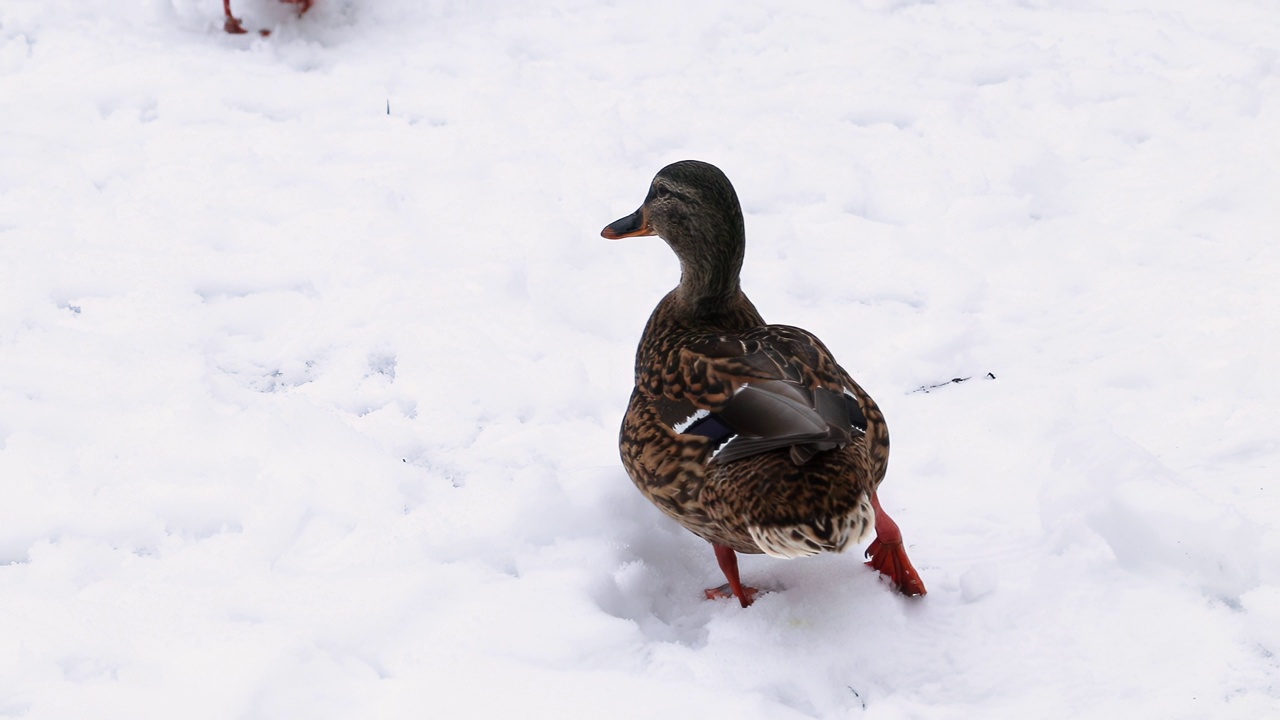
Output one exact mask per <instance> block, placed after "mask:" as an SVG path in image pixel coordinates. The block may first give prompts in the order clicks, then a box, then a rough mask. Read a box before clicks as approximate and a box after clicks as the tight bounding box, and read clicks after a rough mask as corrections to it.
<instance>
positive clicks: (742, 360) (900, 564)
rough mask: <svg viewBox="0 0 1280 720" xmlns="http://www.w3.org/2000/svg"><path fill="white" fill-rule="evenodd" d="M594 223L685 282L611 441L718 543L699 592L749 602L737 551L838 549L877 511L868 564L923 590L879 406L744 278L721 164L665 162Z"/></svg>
mask: <svg viewBox="0 0 1280 720" xmlns="http://www.w3.org/2000/svg"><path fill="white" fill-rule="evenodd" d="M600 234H601V235H603V236H604V237H605V238H608V239H610V240H616V239H620V238H629V237H637V236H641V235H657V236H658V237H660V238H662V239H663V240H665V241H666V243H667V244H668V245H670V246H671V249H672V250H674V251H675V254H676V257H678V258H679V259H680V284H679V285H677V286H676V288H675V289H674V290H672V291H671V292H669V293H667V295H666V297H664V298H663V299H662V301H661V302H659V303H658V306H657V307H656V308H654V311H653V314H652V315H651V316H650V317H649V322H648V324H647V325H646V326H645V329H644V334H643V335H642V336H641V338H640V346H639V348H638V349H637V351H636V363H635V383H636V384H635V389H634V390H633V391H632V393H631V401H630V403H629V404H628V405H627V412H626V415H625V416H624V418H623V421H622V432H621V437H620V442H619V445H620V449H621V453H622V463H623V466H624V467H626V470H627V473H628V474H629V475H630V476H631V479H632V481H634V482H635V484H636V487H638V488H639V489H640V492H642V493H644V495H645V497H647V498H649V500H650V501H652V502H653V504H655V505H657V506H658V508H659V509H661V510H662V511H663V512H664V513H666V514H667V515H669V516H670V517H672V518H674V519H675V520H676V521H677V522H679V523H680V524H681V525H683V526H684V527H685V528H687V529H689V530H690V531H692V532H693V533H694V534H695V535H697V536H699V537H701V538H703V539H705V540H707V541H708V542H710V543H711V545H712V547H713V548H714V549H715V554H716V559H717V561H718V562H719V565H720V569H721V570H722V571H723V572H724V575H725V578H726V579H727V580H728V581H729V582H728V583H727V584H726V585H724V586H721V587H719V588H713V589H711V590H707V592H706V594H707V597H708V598H727V597H736V598H737V599H738V601H739V602H740V603H741V605H742V606H743V607H747V606H748V605H750V604H751V602H752V600H753V599H754V597H755V595H756V593H757V591H756V590H755V589H754V588H751V587H748V586H745V585H743V584H742V580H741V578H740V577H739V574H738V559H737V555H736V554H735V553H765V554H768V555H771V556H773V557H778V558H797V557H803V556H807V555H816V554H818V553H821V552H841V551H843V550H846V549H847V548H849V547H852V546H855V545H857V544H858V543H861V542H862V541H863V540H864V539H865V538H866V536H867V535H868V534H869V533H870V531H871V529H872V527H873V526H874V528H875V533H876V538H875V540H874V541H873V542H872V543H871V545H870V546H869V547H868V549H867V556H868V557H870V561H869V562H868V563H867V564H868V565H870V566H871V567H873V568H875V569H876V570H878V571H880V572H881V573H883V574H884V575H886V576H887V577H888V578H889V580H890V581H891V582H892V583H893V584H894V585H895V586H896V587H897V588H898V589H899V590H901V591H902V592H903V593H904V594H906V595H924V594H925V587H924V583H923V582H922V581H921V580H920V576H919V574H917V573H916V570H915V568H914V567H912V565H911V561H910V560H909V559H908V558H907V553H906V550H905V549H904V547H903V543H902V533H901V532H900V530H899V529H898V526H897V524H896V523H894V521H893V519H892V518H890V517H889V515H888V514H887V513H886V512H885V511H884V508H883V507H882V506H881V505H880V500H879V498H878V497H877V494H876V491H877V488H878V487H879V486H880V482H881V480H883V479H884V474H885V468H886V467H887V465H888V460H889V431H888V429H887V428H886V426H885V421H884V415H882V414H881V412H880V409H879V408H878V407H877V406H876V403H875V401H874V400H872V399H871V396H870V395H868V394H867V393H866V391H865V390H863V389H862V387H861V386H859V385H858V383H856V382H854V381H853V378H851V377H850V376H849V373H847V372H845V370H844V368H842V367H840V365H839V364H838V363H836V361H835V358H833V357H832V356H831V352H830V351H829V350H827V347H826V346H825V345H823V344H822V341H821V340H819V339H818V338H817V337H815V336H814V335H813V334H812V333H809V332H807V331H805V330H801V329H800V328H796V327H789V326H786V325H768V324H765V321H764V319H763V318H761V317H760V313H759V312H757V311H756V308H755V306H754V305H752V304H751V301H750V300H748V299H747V296H746V295H745V294H744V293H743V292H742V288H741V287H740V285H739V272H740V271H741V269H742V260H743V255H744V251H745V247H746V231H745V226H744V223H743V218H742V207H741V205H740V204H739V203H738V195H737V193H735V192H734V189H733V185H732V184H731V183H730V182H729V178H727V177H725V174H724V173H723V172H721V171H720V169H719V168H717V167H715V166H714V165H710V164H708V163H705V162H699V161H695V160H686V161H683V162H678V163H674V164H671V165H668V166H667V167H665V168H663V169H662V170H661V171H660V172H658V174H657V176H656V177H654V179H653V182H652V184H650V186H649V194H648V195H647V196H646V197H645V199H644V204H642V205H641V206H640V209H639V210H636V211H635V212H634V213H632V214H630V215H628V216H626V217H624V218H622V219H620V220H617V221H616V222H613V223H611V224H609V225H608V226H607V227H605V229H604V230H603V231H601V233H600Z"/></svg>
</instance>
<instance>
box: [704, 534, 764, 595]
mask: <svg viewBox="0 0 1280 720" xmlns="http://www.w3.org/2000/svg"><path fill="white" fill-rule="evenodd" d="M711 547H714V548H715V549H716V561H717V562H719V563H720V570H721V571H722V572H724V576H725V578H726V579H728V581H729V582H728V583H727V584H726V585H724V586H722V587H718V588H715V589H714V590H708V591H707V599H708V600H715V599H716V598H718V597H730V595H728V594H725V595H720V594H719V593H722V592H724V588H725V587H728V588H729V589H730V590H732V591H733V594H732V597H736V598H738V602H740V603H742V607H747V606H748V605H750V604H751V603H752V602H754V601H755V599H756V593H758V592H759V590H756V589H755V588H753V587H746V586H744V585H743V584H742V579H741V578H739V577H738V556H737V555H735V554H734V553H733V548H731V547H728V546H725V545H717V544H715V543H712V545H711ZM712 593H716V594H714V595H713V594H712Z"/></svg>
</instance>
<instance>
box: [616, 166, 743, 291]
mask: <svg viewBox="0 0 1280 720" xmlns="http://www.w3.org/2000/svg"><path fill="white" fill-rule="evenodd" d="M600 234H601V235H602V236H603V237H605V238H608V239H610V240H618V239H621V238H628V237H638V236H641V235H657V236H658V237H660V238H662V239H663V240H665V241H666V243H667V244H668V245H670V246H671V249H672V250H674V251H675V254H676V257H678V258H679V259H680V287H679V288H678V290H679V291H680V292H681V293H682V294H683V295H684V296H685V298H686V299H689V300H698V301H702V300H706V299H714V298H717V297H723V296H726V295H730V294H734V293H736V292H737V290H738V274H739V272H740V271H741V270H742V257H743V253H744V252H745V248H746V230H745V228H744V226H743V221H742V206H741V205H740V204H739V203H738V194H737V193H736V192H734V190H733V184H732V183H730V182H729V178H727V177H725V174H724V173H723V172H721V171H720V168H717V167H716V166H714V165H711V164H710V163H704V162H700V161H698V160H682V161H680V162H677V163H672V164H670V165H668V166H666V167H664V168H662V169H661V170H659V171H658V174H657V175H656V176H655V177H654V178H653V182H652V183H651V184H650V185H649V194H648V195H647V196H645V199H644V203H643V204H642V205H641V206H640V209H639V210H636V211H635V212H634V213H632V214H630V215H628V216H626V217H624V218H621V219H619V220H616V221H614V222H612V223H610V224H609V225H608V226H606V227H605V229H604V230H602V231H601V232H600Z"/></svg>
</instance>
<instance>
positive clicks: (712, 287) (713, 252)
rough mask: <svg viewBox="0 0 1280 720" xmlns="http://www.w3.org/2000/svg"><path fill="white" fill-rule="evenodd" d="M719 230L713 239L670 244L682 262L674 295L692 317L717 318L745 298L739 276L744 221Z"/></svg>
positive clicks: (684, 240) (699, 238)
mask: <svg viewBox="0 0 1280 720" xmlns="http://www.w3.org/2000/svg"><path fill="white" fill-rule="evenodd" d="M740 217H741V216H739V218H740ZM717 230H719V232H716V233H713V234H711V236H710V237H684V238H682V240H683V242H680V243H678V244H677V243H671V245H672V247H673V248H674V249H675V251H676V255H677V256H678V257H679V258H680V285H679V286H678V287H677V288H676V292H675V295H676V297H677V298H678V299H679V301H680V304H681V305H683V306H684V307H685V310H686V312H689V313H690V314H693V315H704V314H717V313H719V312H720V311H722V310H724V309H725V308H726V307H727V306H731V305H733V304H735V303H737V302H739V298H741V297H742V291H741V289H740V285H739V282H738V276H739V274H740V273H741V271H742V257H743V254H744V250H745V247H746V242H745V238H744V237H743V235H744V233H743V228H742V225H741V220H739V221H738V223H737V227H734V228H717Z"/></svg>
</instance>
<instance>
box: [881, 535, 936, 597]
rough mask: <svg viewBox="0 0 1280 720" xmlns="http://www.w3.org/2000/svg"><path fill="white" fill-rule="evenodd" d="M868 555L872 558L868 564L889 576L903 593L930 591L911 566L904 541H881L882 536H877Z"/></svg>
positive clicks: (919, 593) (915, 593)
mask: <svg viewBox="0 0 1280 720" xmlns="http://www.w3.org/2000/svg"><path fill="white" fill-rule="evenodd" d="M867 557H869V558H871V559H870V560H868V561H867V564H868V565H870V566H871V567H872V568H875V569H876V570H878V571H879V572H880V573H881V574H883V575H885V576H887V577H888V578H889V580H890V581H892V582H893V584H894V586H895V587H897V588H898V590H900V591H902V594H903V595H924V594H925V593H926V592H928V591H927V590H925V589H924V581H923V580H921V579H920V574H919V573H917V572H916V569H915V568H914V567H912V566H911V560H910V559H909V558H908V557H907V549H906V548H904V547H903V546H902V543H900V542H893V543H886V542H880V538H876V539H875V540H873V541H872V542H871V546H870V547H868V548H867Z"/></svg>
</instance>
